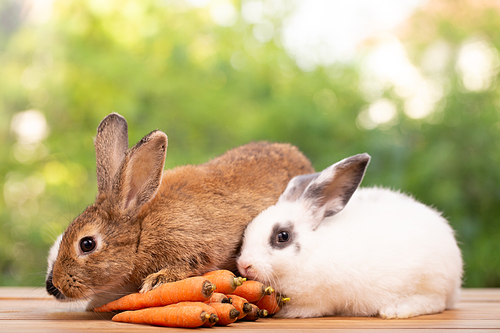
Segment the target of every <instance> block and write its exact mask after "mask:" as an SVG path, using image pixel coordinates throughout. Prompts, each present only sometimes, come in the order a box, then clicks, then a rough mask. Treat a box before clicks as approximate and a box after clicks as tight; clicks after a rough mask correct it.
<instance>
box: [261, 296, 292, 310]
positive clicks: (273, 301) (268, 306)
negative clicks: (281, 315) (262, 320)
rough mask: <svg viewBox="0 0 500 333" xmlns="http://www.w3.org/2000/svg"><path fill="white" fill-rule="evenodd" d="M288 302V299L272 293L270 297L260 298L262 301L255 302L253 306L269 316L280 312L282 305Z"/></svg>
mask: <svg viewBox="0 0 500 333" xmlns="http://www.w3.org/2000/svg"><path fill="white" fill-rule="evenodd" d="M288 301H290V299H289V298H287V297H283V296H281V295H280V296H278V295H276V293H275V292H273V293H272V294H271V295H265V296H264V297H262V299H261V300H260V301H258V302H256V303H255V305H257V306H258V307H259V309H263V310H267V311H268V312H269V314H275V313H276V312H278V311H279V310H281V308H282V307H283V305H284V304H285V303H286V302H288Z"/></svg>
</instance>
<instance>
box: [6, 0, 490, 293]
mask: <svg viewBox="0 0 500 333" xmlns="http://www.w3.org/2000/svg"><path fill="white" fill-rule="evenodd" d="M104 3H106V5H103V4H104ZM232 3H233V4H234V6H235V8H236V9H237V10H239V8H240V6H241V2H239V1H234V2H232ZM433 3H434V5H432V6H424V7H422V8H420V9H419V10H417V11H416V12H415V13H414V14H413V15H412V17H410V18H409V19H408V20H407V21H406V22H405V24H404V29H400V31H398V38H399V39H400V40H401V42H402V43H403V45H404V47H405V50H406V52H407V54H408V56H409V58H410V60H411V61H412V63H413V64H414V66H416V67H417V68H420V67H421V62H422V57H423V56H424V54H425V51H426V50H427V49H428V47H430V46H431V45H433V43H435V42H436V41H444V42H446V43H447V45H450V46H451V50H452V51H453V54H452V55H451V57H450V61H449V62H448V64H447V66H446V68H445V70H444V73H443V78H444V80H445V81H446V85H445V86H446V90H445V93H444V97H443V98H442V99H441V101H440V102H439V105H438V109H439V110H437V111H436V112H434V113H433V114H432V115H430V116H428V117H427V118H424V119H412V118H409V117H408V116H406V115H405V113H404V112H403V104H404V101H403V100H402V99H401V97H400V96H399V95H398V94H397V93H395V91H394V87H393V86H391V85H388V86H384V87H383V94H382V97H384V98H386V99H388V100H390V101H392V102H393V103H394V104H395V105H396V106H397V111H398V113H397V115H396V117H395V119H394V120H393V121H392V122H391V123H390V124H386V125H384V126H379V127H376V128H372V129H366V128H364V127H363V126H361V125H360V123H359V115H360V113H361V112H362V110H364V109H365V108H366V107H367V106H368V105H369V104H370V103H371V102H372V101H370V100H368V99H367V97H366V96H365V94H363V93H362V91H361V89H360V84H361V83H360V82H361V76H362V59H363V54H362V52H363V51H360V53H361V54H360V57H359V59H360V60H359V61H353V62H350V63H333V64H332V65H329V66H323V67H321V66H319V67H316V68H315V69H312V70H311V69H310V70H307V71H304V70H302V69H301V68H300V67H298V66H297V64H296V63H295V61H294V60H293V58H291V57H290V56H289V55H288V54H287V53H286V52H285V51H284V49H283V46H282V45H281V42H280V39H279V34H276V37H275V38H274V39H272V40H271V41H269V42H266V43H260V42H259V41H257V40H256V39H255V38H254V37H253V34H252V29H253V25H252V24H249V23H245V21H244V20H242V19H241V17H239V18H238V20H237V21H236V22H235V23H234V24H233V25H231V26H229V27H223V26H219V25H217V24H215V23H213V21H212V19H211V18H210V15H209V9H208V8H205V7H203V8H196V7H190V6H186V5H183V4H182V2H181V1H155V0H144V1H129V0H123V1H118V0H114V1H105V2H103V1H101V2H99V1H90V0H89V1H84V0H73V1H63V0H56V1H54V4H53V11H52V16H51V18H50V20H48V21H47V22H45V23H43V24H37V23H33V20H30V19H29V17H27V14H26V12H28V10H27V9H26V6H27V5H26V3H25V2H23V1H13V0H5V1H2V2H0V20H1V21H0V140H1V141H0V142H1V145H0V189H1V191H0V285H3V286H42V285H43V283H44V275H45V269H46V268H45V267H46V254H47V251H48V249H49V247H50V245H51V244H52V242H53V241H54V239H55V237H56V236H57V235H58V234H59V233H61V232H62V231H63V230H64V229H65V227H66V226H67V225H68V224H69V222H70V221H71V220H72V219H73V218H74V217H75V216H76V215H77V214H79V213H80V212H81V211H82V210H83V209H84V208H85V207H86V206H87V205H89V204H90V203H92V202H93V199H94V197H95V193H96V183H95V155H94V150H93V142H92V140H93V136H94V135H95V130H96V128H97V125H98V124H99V121H100V120H101V119H102V118H103V117H104V116H105V115H106V114H108V113H110V112H118V113H120V114H122V115H123V116H124V117H125V118H126V119H127V120H128V123H129V136H130V144H131V145H132V144H134V143H135V142H137V141H138V140H140V139H141V137H142V136H144V135H145V134H147V133H149V132H150V131H151V130H153V129H160V130H162V131H164V132H165V133H167V135H168V137H169V147H168V154H167V160H166V168H172V167H174V166H177V165H182V164H186V163H192V164H195V163H202V162H204V161H207V160H208V159H210V158H213V157H215V156H217V155H219V154H222V153H223V152H224V151H225V150H227V149H230V148H232V147H235V146H237V145H240V144H244V143H247V142H249V141H256V140H269V141H280V142H291V143H293V144H295V145H297V146H298V147H299V148H300V149H301V150H302V151H303V152H304V153H305V154H306V155H307V156H308V157H309V158H310V159H311V161H312V162H313V165H314V166H315V168H316V169H317V170H321V169H323V168H325V167H327V166H329V165H331V164H333V163H334V162H336V161H338V160H340V159H342V158H344V157H347V156H349V155H353V154H356V153H360V152H368V153H369V154H370V155H371V156H372V162H371V164H370V166H369V168H368V171H367V174H366V177H365V179H364V181H363V185H364V186H369V185H382V186H386V187H390V188H394V189H401V190H402V191H404V192H408V193H412V194H413V195H414V196H415V197H416V198H417V199H419V200H420V201H422V202H424V203H427V204H430V205H432V206H434V207H436V208H437V209H439V210H440V211H443V212H444V215H445V216H446V217H447V218H448V219H449V221H450V224H451V225H452V226H453V228H454V229H455V230H456V234H457V239H458V241H459V242H460V247H461V249H462V252H463V258H464V261H465V279H464V285H465V286H466V287H500V255H499V253H500V218H499V216H500V186H499V184H500V168H499V164H500V163H499V162H500V134H499V132H500V99H499V97H500V95H499V92H500V90H499V87H498V75H497V74H495V75H494V76H493V78H492V80H493V81H492V83H491V84H490V85H489V87H488V88H487V89H482V90H480V91H470V90H467V89H466V88H465V87H464V85H463V82H462V80H461V77H460V75H459V73H458V72H457V69H456V61H457V54H458V51H459V49H460V47H461V45H463V43H464V42H465V41H467V40H470V39H471V38H480V39H481V40H483V41H485V42H486V43H488V45H491V46H492V47H493V48H494V49H495V51H497V50H499V49H500V33H499V32H500V9H499V8H498V6H495V5H493V4H491V5H490V2H489V1H473V0H470V1H464V0H460V1H448V0H442V1H441V0H440V1H433ZM491 3H493V2H491ZM285 9H286V10H285V12H284V13H283V15H282V17H270V18H269V20H270V21H272V23H273V24H274V26H275V30H276V31H277V32H279V30H280V27H281V26H282V22H283V21H282V20H283V17H286V15H287V14H288V12H289V11H291V10H292V9H293V8H292V7H291V6H285ZM366 49H367V50H369V45H368V46H367V47H366ZM367 52H368V51H367ZM25 110H38V111H39V112H40V113H41V114H43V115H44V117H45V119H46V122H47V126H48V130H49V131H48V132H47V135H46V136H45V137H44V138H43V139H42V140H41V141H37V142H31V143H26V142H22V139H21V138H20V137H19V136H18V135H16V132H15V131H14V130H13V125H12V123H13V119H14V118H15V115H16V114H18V113H19V112H22V111H25Z"/></svg>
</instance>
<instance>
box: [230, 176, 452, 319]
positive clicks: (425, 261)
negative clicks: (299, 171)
mask: <svg viewBox="0 0 500 333" xmlns="http://www.w3.org/2000/svg"><path fill="white" fill-rule="evenodd" d="M320 178H321V177H320ZM323 178H324V177H323ZM313 218H314V217H313V213H312V212H311V205H310V202H308V200H305V199H304V198H299V199H298V200H296V201H292V202H290V201H287V200H281V199H280V200H279V202H278V203H277V204H276V205H275V206H271V207H270V208H268V209H267V210H265V211H264V212H262V213H261V214H260V215H259V216H257V217H256V218H255V219H254V221H253V222H251V223H250V224H249V225H248V227H247V229H246V232H245V235H244V242H243V246H242V251H241V255H240V257H239V258H238V268H239V270H240V272H241V274H242V275H246V276H247V277H249V278H253V279H257V280H260V281H262V282H264V283H267V284H270V285H272V286H274V287H275V289H276V290H277V291H278V292H280V293H282V294H284V295H286V296H288V297H290V298H291V301H290V302H289V303H287V304H286V305H285V306H284V307H283V309H282V310H281V311H280V312H278V313H277V316H281V317H288V318H291V317H319V316H328V315H342V316H375V315H379V316H381V317H383V318H408V317H412V316H418V315H423V314H430V313H437V312H441V311H443V310H445V309H448V308H451V307H453V305H454V304H455V302H457V300H458V298H459V294H460V287H461V276H462V258H461V253H460V250H459V248H458V246H457V243H456V241H455V237H454V232H453V230H452V228H451V227H450V226H449V224H448V222H447V221H446V220H445V219H444V218H443V217H442V216H441V214H440V213H438V212H437V211H435V210H434V209H432V208H429V207H427V206H425V205H423V204H421V203H419V202H417V201H416V200H414V199H413V198H410V197H408V196H406V195H404V194H401V193H398V192H394V191H391V190H388V189H383V188H361V189H358V190H357V191H356V192H355V193H354V194H353V196H352V197H351V200H350V201H349V202H348V203H347V205H346V206H345V208H344V209H343V210H342V211H340V212H339V213H338V214H336V215H334V216H331V217H327V218H325V219H323V220H322V221H321V223H320V224H319V226H318V227H317V228H316V229H315V230H313V228H312V227H311V220H312V219H313ZM277 222H280V223H286V222H291V223H292V224H293V228H294V231H293V235H294V236H293V237H294V238H293V239H292V244H291V245H290V246H288V247H286V248H282V249H277V248H273V247H271V246H270V244H269V239H270V237H271V233H272V229H273V226H274V225H275V223H277ZM295 244H298V246H300V249H297V246H296V245H295Z"/></svg>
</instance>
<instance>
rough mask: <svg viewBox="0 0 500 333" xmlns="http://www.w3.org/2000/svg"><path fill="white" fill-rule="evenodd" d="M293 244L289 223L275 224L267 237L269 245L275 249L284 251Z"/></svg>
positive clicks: (291, 229)
mask: <svg viewBox="0 0 500 333" xmlns="http://www.w3.org/2000/svg"><path fill="white" fill-rule="evenodd" d="M294 242H295V235H294V233H293V225H292V224H291V223H276V224H275V225H274V226H273V232H272V233H271V236H270V237H269V245H270V246H271V247H273V248H275V249H284V248H286V247H288V246H290V245H291V244H293V243H294Z"/></svg>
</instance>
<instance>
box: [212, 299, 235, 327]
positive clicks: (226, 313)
mask: <svg viewBox="0 0 500 333" xmlns="http://www.w3.org/2000/svg"><path fill="white" fill-rule="evenodd" d="M210 306H211V307H212V308H213V309H214V310H215V312H216V313H217V317H219V321H218V322H217V325H222V326H226V325H229V324H231V323H234V322H235V321H236V319H237V318H238V316H239V315H240V312H239V311H238V310H236V309H235V308H234V306H232V305H231V304H227V303H213V304H211V305H210Z"/></svg>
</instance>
